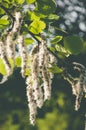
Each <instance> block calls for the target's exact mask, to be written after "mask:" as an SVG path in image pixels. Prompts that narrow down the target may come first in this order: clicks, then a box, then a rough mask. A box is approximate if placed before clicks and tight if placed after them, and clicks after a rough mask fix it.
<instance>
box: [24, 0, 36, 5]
mask: <svg viewBox="0 0 86 130" xmlns="http://www.w3.org/2000/svg"><path fill="white" fill-rule="evenodd" d="M35 1H36V0H26V2H27V3H28V4H32V3H34V2H35Z"/></svg>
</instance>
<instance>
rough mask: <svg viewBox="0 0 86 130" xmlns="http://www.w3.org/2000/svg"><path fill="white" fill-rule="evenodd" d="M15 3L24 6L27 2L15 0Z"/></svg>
mask: <svg viewBox="0 0 86 130" xmlns="http://www.w3.org/2000/svg"><path fill="white" fill-rule="evenodd" d="M15 2H16V3H17V4H23V3H24V2H25V0H15Z"/></svg>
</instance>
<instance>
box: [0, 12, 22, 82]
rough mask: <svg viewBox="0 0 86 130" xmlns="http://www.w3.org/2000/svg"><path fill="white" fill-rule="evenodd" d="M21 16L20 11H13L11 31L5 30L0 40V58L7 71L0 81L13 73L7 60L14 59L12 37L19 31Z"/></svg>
mask: <svg viewBox="0 0 86 130" xmlns="http://www.w3.org/2000/svg"><path fill="white" fill-rule="evenodd" d="M21 17H22V15H21V13H20V12H16V13H15V15H14V18H15V21H14V25H13V28H12V29H11V31H9V32H6V34H5V36H4V38H3V39H2V40H0V58H1V59H2V60H3V63H4V64H5V68H6V71H7V75H6V76H4V77H3V79H2V81H1V82H0V83H4V82H5V81H6V80H7V79H8V77H9V76H10V75H11V74H12V73H13V67H12V66H11V64H10V62H9V60H10V59H11V60H12V61H13V62H14V60H15V43H16V40H14V37H15V35H17V34H18V33H19V29H20V26H21V24H20V22H21Z"/></svg>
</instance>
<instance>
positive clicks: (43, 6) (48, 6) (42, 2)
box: [37, 0, 56, 15]
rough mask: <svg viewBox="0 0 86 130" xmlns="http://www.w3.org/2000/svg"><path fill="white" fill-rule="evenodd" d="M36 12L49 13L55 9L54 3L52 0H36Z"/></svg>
mask: <svg viewBox="0 0 86 130" xmlns="http://www.w3.org/2000/svg"><path fill="white" fill-rule="evenodd" d="M37 9H38V12H40V13H42V14H46V15H49V14H50V13H54V12H55V10H56V4H55V2H54V1H53V0H38V4H37Z"/></svg>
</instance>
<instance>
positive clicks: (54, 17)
mask: <svg viewBox="0 0 86 130" xmlns="http://www.w3.org/2000/svg"><path fill="white" fill-rule="evenodd" d="M47 18H48V19H50V20H58V19H59V18H60V17H59V16H58V15H56V14H50V15H49V16H48V17H47Z"/></svg>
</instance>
